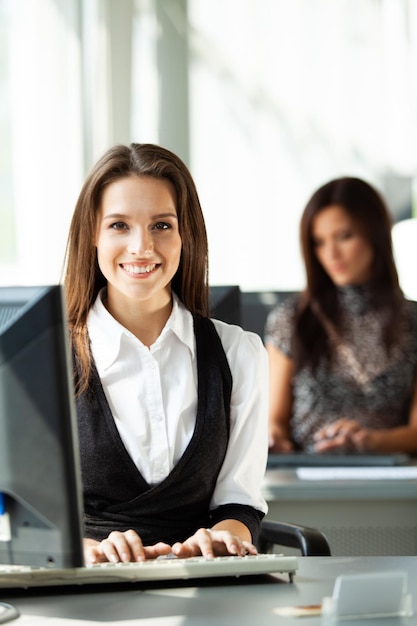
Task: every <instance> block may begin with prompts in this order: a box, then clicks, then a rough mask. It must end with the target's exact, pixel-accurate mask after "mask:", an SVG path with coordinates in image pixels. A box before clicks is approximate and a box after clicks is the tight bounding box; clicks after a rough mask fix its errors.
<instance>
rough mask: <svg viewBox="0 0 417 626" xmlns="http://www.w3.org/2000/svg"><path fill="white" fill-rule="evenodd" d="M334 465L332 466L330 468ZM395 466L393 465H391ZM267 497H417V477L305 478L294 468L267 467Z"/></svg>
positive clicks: (307, 498)
mask: <svg viewBox="0 0 417 626" xmlns="http://www.w3.org/2000/svg"><path fill="white" fill-rule="evenodd" d="M330 469H331V468H330ZM389 469H393V470H394V471H395V469H396V468H395V467H394V468H389ZM263 494H264V496H265V498H266V499H267V500H275V499H277V500H282V499H285V500H316V499H317V498H322V499H326V500H334V499H336V500H339V499H348V498H355V499H357V500H369V499H371V500H378V499H380V498H381V497H382V498H383V499H385V500H401V499H404V498H407V499H413V500H414V499H416V498H417V478H411V479H402V478H400V479H389V478H380V479H378V480H373V479H366V478H364V479H360V480H356V479H355V480H347V479H344V480H302V479H300V478H299V477H298V475H297V470H296V469H295V468H279V469H268V470H267V471H266V474H265V479H264V484H263Z"/></svg>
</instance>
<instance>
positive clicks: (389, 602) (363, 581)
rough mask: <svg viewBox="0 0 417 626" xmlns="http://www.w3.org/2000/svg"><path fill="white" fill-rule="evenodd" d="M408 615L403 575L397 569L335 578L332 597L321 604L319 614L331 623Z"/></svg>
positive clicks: (405, 583) (409, 613) (409, 610)
mask: <svg viewBox="0 0 417 626" xmlns="http://www.w3.org/2000/svg"><path fill="white" fill-rule="evenodd" d="M412 614H413V608H412V600H411V595H410V594H409V593H407V573H406V572H404V571H401V570H393V571H387V572H378V573H369V574H349V575H342V576H338V577H337V578H336V581H335V585H334V589H333V596H332V597H331V598H323V603H322V615H323V616H325V617H329V618H333V619H335V620H340V619H356V618H358V619H359V618H360V619H364V618H374V617H392V616H397V617H409V616H411V615H412Z"/></svg>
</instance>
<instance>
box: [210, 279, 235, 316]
mask: <svg viewBox="0 0 417 626" xmlns="http://www.w3.org/2000/svg"><path fill="white" fill-rule="evenodd" d="M210 317H213V318H214V319H218V320H221V321H222V322H227V323H228V324H237V325H238V326H241V325H242V307H241V294H240V288H239V286H238V285H224V286H223V285H222V286H217V285H216V286H212V287H210Z"/></svg>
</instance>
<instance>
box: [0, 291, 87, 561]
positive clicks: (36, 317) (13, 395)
mask: <svg viewBox="0 0 417 626" xmlns="http://www.w3.org/2000/svg"><path fill="white" fill-rule="evenodd" d="M81 493H82V492H81V474H80V463H79V457H78V440H77V423H76V413H75V403H74V394H73V382H72V365H71V357H70V351H69V342H68V330H67V324H66V313H65V308H64V295H63V290H62V287H61V286H58V285H54V286H48V287H0V518H1V520H0V563H12V564H24V565H32V566H35V567H78V566H80V565H82V564H83V556H82V528H81V519H82V518H81V511H82V502H81Z"/></svg>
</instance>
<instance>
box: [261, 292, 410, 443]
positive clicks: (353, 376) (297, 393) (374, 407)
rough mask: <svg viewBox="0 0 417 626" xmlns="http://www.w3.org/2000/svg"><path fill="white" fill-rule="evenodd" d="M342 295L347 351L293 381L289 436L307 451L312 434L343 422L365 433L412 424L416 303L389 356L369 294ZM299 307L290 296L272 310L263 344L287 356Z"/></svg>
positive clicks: (380, 316) (380, 317) (379, 317)
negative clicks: (357, 425) (360, 427)
mask: <svg viewBox="0 0 417 626" xmlns="http://www.w3.org/2000/svg"><path fill="white" fill-rule="evenodd" d="M338 294H339V300H340V304H341V309H342V326H341V327H342V329H343V330H342V331H341V333H340V334H339V336H340V338H341V342H342V346H343V347H342V348H341V349H340V346H339V349H336V346H334V348H335V350H334V351H333V352H334V353H333V355H332V359H331V362H330V363H325V362H322V363H320V364H319V366H318V368H317V370H316V372H315V373H314V375H313V374H312V372H311V370H310V368H308V367H304V368H302V369H301V370H300V371H299V372H298V373H297V374H296V375H295V376H294V379H293V408H292V416H291V421H290V428H291V437H292V440H293V441H294V443H295V445H296V447H297V448H300V449H304V450H306V451H308V452H312V451H313V449H314V440H313V436H314V433H315V432H316V431H317V430H318V429H319V428H321V427H322V426H324V425H325V424H328V423H331V422H333V421H335V420H336V419H339V418H342V417H343V418H348V419H355V420H358V421H359V422H360V423H361V424H362V425H363V426H364V427H367V428H390V427H394V426H398V425H401V424H405V423H407V422H408V412H409V408H410V402H411V397H412V392H413V387H414V384H415V378H416V367H417V302H411V301H409V300H404V316H403V323H402V324H401V327H400V328H398V333H397V335H398V341H397V343H396V346H395V348H394V349H393V350H392V351H391V353H390V354H389V355H388V354H387V352H386V350H385V348H384V345H383V342H382V322H383V315H384V313H383V311H376V310H375V309H373V308H372V306H371V304H370V298H369V293H368V291H367V289H366V288H364V287H357V286H355V287H353V286H348V287H339V288H338ZM296 303H297V296H292V297H289V298H288V299H287V300H285V301H284V302H283V303H282V304H281V305H279V306H278V307H277V308H275V309H274V310H273V311H271V312H270V314H269V315H268V318H267V322H266V328H265V343H269V344H272V345H274V346H275V347H277V348H279V350H281V351H282V352H283V353H284V354H286V355H287V356H289V357H291V343H292V342H291V338H292V333H293V320H294V313H295V308H296ZM346 353H349V354H346ZM349 356H350V357H351V358H348V357H349ZM355 364H357V366H358V367H355Z"/></svg>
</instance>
